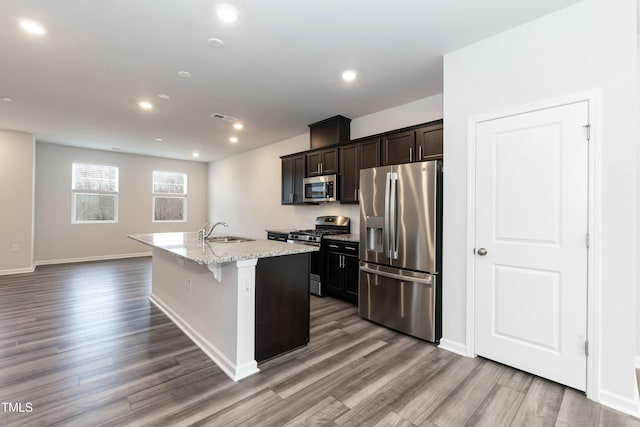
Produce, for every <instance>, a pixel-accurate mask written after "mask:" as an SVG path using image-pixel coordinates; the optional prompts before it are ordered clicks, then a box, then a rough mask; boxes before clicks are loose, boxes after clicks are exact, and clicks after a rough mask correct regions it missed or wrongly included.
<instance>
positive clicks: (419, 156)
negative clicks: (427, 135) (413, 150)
mask: <svg viewBox="0 0 640 427" xmlns="http://www.w3.org/2000/svg"><path fill="white" fill-rule="evenodd" d="M418 160H422V145H420V146H418Z"/></svg>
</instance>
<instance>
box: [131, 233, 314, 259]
mask: <svg viewBox="0 0 640 427" xmlns="http://www.w3.org/2000/svg"><path fill="white" fill-rule="evenodd" d="M224 235H225V234H219V233H213V234H212V235H211V236H212V237H216V236H224ZM127 237H129V238H131V239H133V240H136V241H138V242H140V243H144V244H145V245H148V246H151V247H154V248H160V249H164V250H165V251H167V252H170V253H172V254H175V255H177V256H179V257H181V258H185V259H188V260H190V261H193V262H195V263H197V264H202V265H206V264H214V263H218V264H222V263H225V262H234V261H240V260H244V259H252V258H269V257H276V256H282V255H293V254H299V253H304V252H314V251H317V250H318V248H317V247H314V246H309V245H297V244H293V243H283V242H278V241H275V240H266V239H256V240H252V241H249V242H232V243H221V242H211V241H206V242H200V241H199V240H198V233H197V232H191V233H151V234H130V235H128V236H127Z"/></svg>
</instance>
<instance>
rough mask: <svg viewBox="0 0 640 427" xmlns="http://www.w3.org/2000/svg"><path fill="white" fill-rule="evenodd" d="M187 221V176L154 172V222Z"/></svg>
mask: <svg viewBox="0 0 640 427" xmlns="http://www.w3.org/2000/svg"><path fill="white" fill-rule="evenodd" d="M186 221H187V174H184V173H178V172H160V171H153V222H186Z"/></svg>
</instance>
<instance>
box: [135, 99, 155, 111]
mask: <svg viewBox="0 0 640 427" xmlns="http://www.w3.org/2000/svg"><path fill="white" fill-rule="evenodd" d="M138 105H139V106H140V108H142V109H143V110H151V109H152V108H153V104H152V103H150V102H149V101H140V102H138Z"/></svg>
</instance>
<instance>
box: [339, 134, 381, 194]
mask: <svg viewBox="0 0 640 427" xmlns="http://www.w3.org/2000/svg"><path fill="white" fill-rule="evenodd" d="M376 166H380V138H370V139H365V140H361V141H359V142H358V143H356V144H349V145H346V146H343V147H340V203H358V201H359V197H358V191H359V190H360V170H361V169H367V168H373V167H376Z"/></svg>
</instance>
